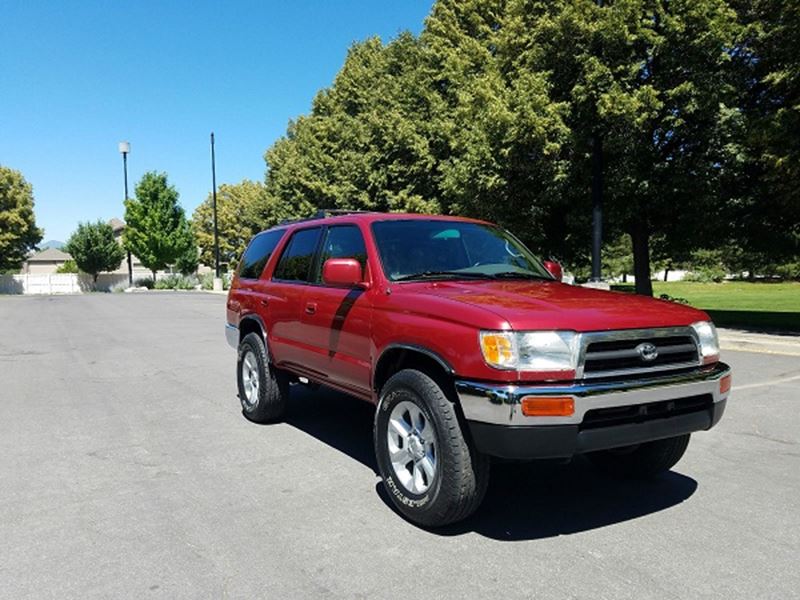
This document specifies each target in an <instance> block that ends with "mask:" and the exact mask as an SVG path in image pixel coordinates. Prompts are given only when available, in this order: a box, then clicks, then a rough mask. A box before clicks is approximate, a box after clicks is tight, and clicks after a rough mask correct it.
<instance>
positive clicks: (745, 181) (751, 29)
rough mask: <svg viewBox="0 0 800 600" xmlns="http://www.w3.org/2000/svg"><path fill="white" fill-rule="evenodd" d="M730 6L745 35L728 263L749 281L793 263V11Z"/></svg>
mask: <svg viewBox="0 0 800 600" xmlns="http://www.w3.org/2000/svg"><path fill="white" fill-rule="evenodd" d="M735 6H736V8H737V9H738V11H739V15H740V19H741V21H742V22H743V24H744V25H745V30H744V33H743V35H742V36H741V39H740V42H739V44H737V47H736V50H735V52H734V53H733V57H734V62H735V64H736V66H737V67H738V69H739V74H740V86H739V87H740V90H741V94H742V97H741V111H740V112H739V113H737V120H736V125H737V127H738V130H737V143H736V144H734V145H732V147H731V161H730V162H729V164H730V168H729V169H728V171H727V178H726V186H725V190H724V196H725V198H726V200H727V201H728V203H729V205H730V207H731V209H732V211H731V215H730V217H729V228H728V232H727V233H728V234H729V236H728V237H729V238H730V242H731V244H730V245H729V248H734V249H736V252H735V253H734V254H735V255H734V256H732V257H731V256H729V260H730V259H733V260H731V262H732V263H733V264H735V265H736V267H737V270H738V269H742V270H746V271H749V273H750V274H751V275H754V274H755V273H756V272H762V273H764V272H766V273H773V272H776V271H777V270H778V269H779V265H780V264H781V263H792V262H793V263H796V264H800V135H798V132H799V131H800V55H799V54H798V52H797V51H796V49H797V48H798V47H800V5H798V3H797V2H791V1H789V0H755V1H753V2H750V1H747V2H745V1H743V0H736V2H735ZM729 254H730V253H729ZM796 276H797V274H795V277H796Z"/></svg>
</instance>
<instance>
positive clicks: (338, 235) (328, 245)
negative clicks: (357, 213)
mask: <svg viewBox="0 0 800 600" xmlns="http://www.w3.org/2000/svg"><path fill="white" fill-rule="evenodd" d="M329 258H355V259H356V260H357V261H358V262H359V263H361V272H362V274H363V272H364V267H365V266H366V264H367V248H366V246H364V236H363V235H361V230H360V229H359V228H358V226H356V225H338V226H336V227H330V228H328V233H327V235H326V236H325V243H324V244H323V245H322V258H321V259H320V261H319V265H318V268H317V277H316V279H315V281H321V280H322V265H324V264H325V261H326V260H328V259H329Z"/></svg>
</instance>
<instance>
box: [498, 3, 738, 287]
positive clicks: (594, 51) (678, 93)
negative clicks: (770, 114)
mask: <svg viewBox="0 0 800 600" xmlns="http://www.w3.org/2000/svg"><path fill="white" fill-rule="evenodd" d="M512 6H513V10H515V11H516V13H517V14H518V15H519V17H518V18H519V20H520V22H521V23H525V24H526V25H527V26H529V27H530V30H531V32H532V34H533V38H534V43H532V44H531V45H530V46H529V47H528V48H526V49H525V50H524V51H523V52H522V55H521V60H522V61H524V62H526V63H528V64H530V65H532V66H533V67H535V68H539V69H546V70H547V71H549V72H550V73H551V74H552V76H551V81H552V82H553V94H554V96H555V97H556V98H557V99H559V100H563V101H565V102H567V103H568V104H569V107H570V114H569V117H568V120H567V121H568V123H569V125H570V128H571V130H572V139H571V144H570V152H571V156H570V179H571V182H572V184H573V185H570V186H569V188H568V189H569V190H570V193H571V194H577V195H579V196H581V197H582V198H583V199H585V198H587V197H589V192H590V187H591V186H592V185H599V186H601V190H602V195H603V200H604V202H605V205H606V213H605V215H606V223H607V224H609V225H610V227H609V229H610V232H609V233H610V234H611V237H615V236H616V235H617V234H618V232H626V233H628V234H630V236H631V240H632V244H633V254H634V272H635V275H636V288H637V292H639V293H643V294H648V295H649V294H652V286H651V283H650V242H651V239H652V238H653V236H664V238H665V239H666V240H667V241H668V242H674V243H675V246H676V248H675V249H676V251H677V250H679V249H681V246H682V245H683V244H684V243H685V241H686V240H692V239H701V238H702V237H703V234H704V233H706V232H707V231H708V229H707V225H709V223H710V220H709V219H708V218H706V215H707V214H708V213H709V212H710V211H715V210H719V208H720V206H719V185H720V177H721V175H722V172H723V166H724V164H725V161H726V158H727V156H726V143H727V142H728V141H729V140H730V139H731V136H730V132H729V131H726V130H725V127H726V126H727V125H728V124H729V123H730V114H731V112H732V110H733V109H734V107H735V103H736V99H737V95H736V89H735V70H734V69H733V67H732V61H731V52H732V49H733V48H734V45H735V43H736V41H737V39H738V36H739V34H740V29H741V28H740V25H739V23H738V22H737V15H736V13H735V11H733V10H732V8H731V7H730V5H729V4H728V3H727V2H725V1H724V0H691V1H689V0H686V1H677V2H676V1H674V0H670V1H667V0H620V1H617V2H607V3H606V2H595V1H591V0H564V1H555V2H547V3H544V2H535V1H524V0H519V1H518V2H514V3H512ZM593 171H594V173H593Z"/></svg>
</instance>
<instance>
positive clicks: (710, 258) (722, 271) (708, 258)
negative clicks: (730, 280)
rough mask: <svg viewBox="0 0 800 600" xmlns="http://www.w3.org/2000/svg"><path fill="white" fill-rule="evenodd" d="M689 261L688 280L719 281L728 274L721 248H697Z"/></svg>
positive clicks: (686, 278)
mask: <svg viewBox="0 0 800 600" xmlns="http://www.w3.org/2000/svg"><path fill="white" fill-rule="evenodd" d="M689 263H690V268H689V273H687V274H686V277H685V280H686V281H697V282H701V283H712V282H714V283H719V282H721V281H722V280H723V279H725V276H726V275H727V274H728V271H727V269H726V268H725V264H724V262H723V256H722V251H721V250H695V251H694V252H692V258H691V260H690V261H689Z"/></svg>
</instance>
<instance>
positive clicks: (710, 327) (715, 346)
mask: <svg viewBox="0 0 800 600" xmlns="http://www.w3.org/2000/svg"><path fill="white" fill-rule="evenodd" d="M692 329H694V331H695V333H696V334H697V339H698V340H699V341H700V357H701V358H702V359H703V364H704V365H705V364H708V363H713V362H717V361H718V360H719V339H718V338H717V328H716V327H714V324H713V323H712V322H711V321H698V322H697V323H692Z"/></svg>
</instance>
